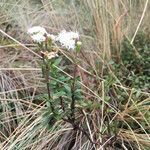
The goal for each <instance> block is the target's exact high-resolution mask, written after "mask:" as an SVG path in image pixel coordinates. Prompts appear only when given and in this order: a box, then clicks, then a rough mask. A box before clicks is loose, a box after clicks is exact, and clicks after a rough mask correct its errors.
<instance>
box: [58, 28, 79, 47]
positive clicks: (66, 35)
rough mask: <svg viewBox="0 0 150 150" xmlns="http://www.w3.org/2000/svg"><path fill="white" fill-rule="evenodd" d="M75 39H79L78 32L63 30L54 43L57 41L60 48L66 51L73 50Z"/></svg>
mask: <svg viewBox="0 0 150 150" xmlns="http://www.w3.org/2000/svg"><path fill="white" fill-rule="evenodd" d="M77 39H79V33H78V32H66V30H63V31H62V32H60V33H59V35H58V36H57V38H56V41H59V42H60V43H61V45H62V46H64V47H66V48H68V49H75V43H76V40H77Z"/></svg>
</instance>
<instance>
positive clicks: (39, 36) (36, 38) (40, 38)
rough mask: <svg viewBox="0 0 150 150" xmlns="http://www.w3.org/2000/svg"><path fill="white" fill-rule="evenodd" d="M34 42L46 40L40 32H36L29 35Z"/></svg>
mask: <svg viewBox="0 0 150 150" xmlns="http://www.w3.org/2000/svg"><path fill="white" fill-rule="evenodd" d="M31 38H32V39H33V41H34V42H37V43H41V42H44V41H45V40H46V37H45V36H44V35H42V34H41V33H37V34H34V35H32V36H31Z"/></svg>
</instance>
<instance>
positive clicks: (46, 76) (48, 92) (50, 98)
mask: <svg viewBox="0 0 150 150" xmlns="http://www.w3.org/2000/svg"><path fill="white" fill-rule="evenodd" d="M43 64H44V66H45V73H44V72H43V73H44V74H45V76H44V78H45V80H46V86H47V94H48V100H49V103H50V107H51V110H52V112H53V114H54V113H55V109H54V106H53V104H52V102H51V100H52V97H51V91H50V87H49V82H50V80H49V71H50V68H49V65H48V63H47V62H46V61H45V60H44V58H43Z"/></svg>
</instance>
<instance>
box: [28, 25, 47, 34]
mask: <svg viewBox="0 0 150 150" xmlns="http://www.w3.org/2000/svg"><path fill="white" fill-rule="evenodd" d="M37 33H40V34H42V35H44V34H47V32H46V30H45V28H43V27H40V26H34V27H32V28H29V29H28V34H31V35H33V34H37Z"/></svg>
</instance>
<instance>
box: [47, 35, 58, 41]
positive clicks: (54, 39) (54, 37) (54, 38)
mask: <svg viewBox="0 0 150 150" xmlns="http://www.w3.org/2000/svg"><path fill="white" fill-rule="evenodd" d="M47 37H49V38H51V39H52V41H56V36H55V35H53V34H47Z"/></svg>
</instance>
